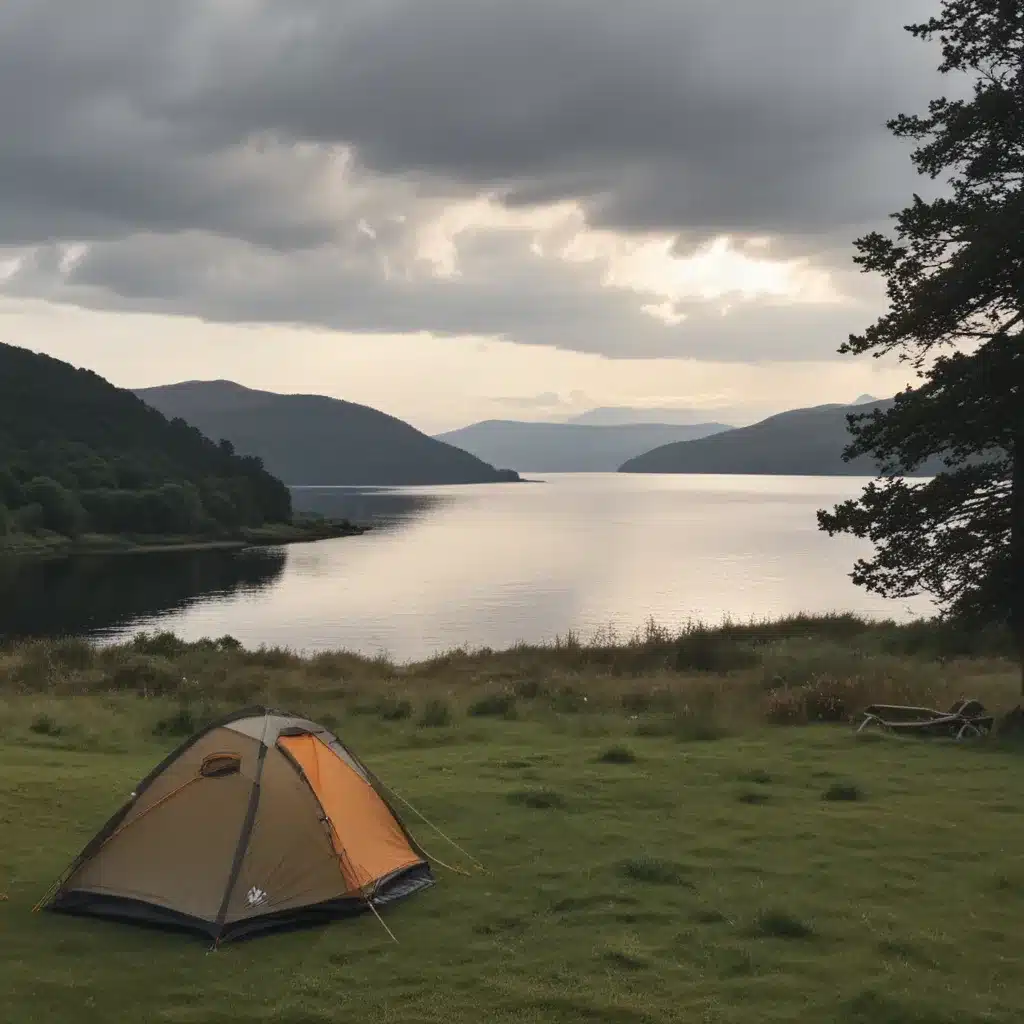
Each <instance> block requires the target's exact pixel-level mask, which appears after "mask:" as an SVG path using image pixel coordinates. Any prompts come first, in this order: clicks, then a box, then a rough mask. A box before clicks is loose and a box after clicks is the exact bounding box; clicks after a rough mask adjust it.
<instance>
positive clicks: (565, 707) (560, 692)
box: [551, 686, 588, 714]
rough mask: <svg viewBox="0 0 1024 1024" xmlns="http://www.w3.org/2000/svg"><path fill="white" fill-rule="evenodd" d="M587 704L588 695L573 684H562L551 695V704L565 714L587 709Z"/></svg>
mask: <svg viewBox="0 0 1024 1024" xmlns="http://www.w3.org/2000/svg"><path fill="white" fill-rule="evenodd" d="M587 704H588V701H587V698H586V696H585V695H584V694H582V693H580V692H579V691H578V690H575V689H573V687H571V686H561V687H559V688H558V689H557V690H555V692H554V693H553V694H552V695H551V706H552V707H553V708H554V710H555V711H561V712H563V713H564V714H576V713H578V712H580V711H585V710H586V707H587Z"/></svg>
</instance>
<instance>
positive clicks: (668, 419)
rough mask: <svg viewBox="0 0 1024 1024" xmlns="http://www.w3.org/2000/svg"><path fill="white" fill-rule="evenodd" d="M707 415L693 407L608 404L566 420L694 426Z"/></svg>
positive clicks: (593, 423)
mask: <svg viewBox="0 0 1024 1024" xmlns="http://www.w3.org/2000/svg"><path fill="white" fill-rule="evenodd" d="M706 417H707V414H706V413H701V412H699V411H695V410H693V409H672V408H665V409H658V408H653V409H652V408H643V407H641V408H631V407H629V406H624V405H623V406H619V405H606V406H601V407H600V408H597V409H588V410H587V411H586V412H581V413H579V414H578V415H576V416H570V417H569V418H568V419H567V420H566V421H565V422H566V423H581V424H584V425H585V426H592V427H620V426H625V425H627V424H634V423H657V424H661V425H664V424H674V425H676V426H687V427H692V426H699V425H701V424H702V423H705V422H706Z"/></svg>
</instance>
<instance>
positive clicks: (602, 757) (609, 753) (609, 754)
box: [597, 747, 636, 764]
mask: <svg viewBox="0 0 1024 1024" xmlns="http://www.w3.org/2000/svg"><path fill="white" fill-rule="evenodd" d="M597 760H598V761H600V762H601V763H602V764H634V763H635V762H636V754H634V753H633V751H632V750H630V749H629V747H609V748H608V749H607V750H603V751H601V753H600V754H598V755H597Z"/></svg>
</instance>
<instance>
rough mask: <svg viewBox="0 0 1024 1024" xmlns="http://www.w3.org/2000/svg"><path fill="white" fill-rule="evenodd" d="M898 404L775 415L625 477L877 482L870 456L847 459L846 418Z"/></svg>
mask: <svg viewBox="0 0 1024 1024" xmlns="http://www.w3.org/2000/svg"><path fill="white" fill-rule="evenodd" d="M893 402H894V399H892V398H887V399H870V400H869V401H868V402H865V403H863V404H855V405H839V404H834V403H832V404H825V405H816V406H809V407H807V408H803V409H790V410H788V411H787V412H780V413H776V414H775V415H774V416H769V417H767V418H765V419H763V420H759V421H758V422H757V423H752V424H750V425H749V426H745V427H736V428H734V429H732V430H728V431H724V432H722V433H718V434H713V435H711V436H708V437H703V438H698V439H695V440H692V441H681V442H676V443H670V444H666V445H662V446H660V447H658V448H654V449H651V450H650V451H647V452H644V453H643V454H642V455H638V456H635V457H634V458H631V459H628V460H626V462H624V463H623V464H622V465H621V466H620V467H619V472H620V473H707V474H735V475H768V476H876V475H877V470H878V465H877V463H876V462H874V461H873V460H871V459H870V458H868V457H866V456H860V457H858V458H856V459H853V460H851V461H850V462H845V461H844V460H843V457H842V453H843V449H844V448H845V447H846V445H847V444H848V443H849V442H850V441H851V440H852V436H851V435H850V433H849V430H848V425H847V422H846V417H847V416H848V415H850V414H851V413H854V414H860V413H869V412H871V410H872V409H881V410H883V411H884V410H886V409H889V408H891V407H892V405H893ZM942 468H943V463H942V461H941V459H938V458H936V459H930V460H928V461H927V462H926V463H925V464H924V465H922V466H920V467H919V468H918V469H916V470H914V472H913V473H910V474H907V475H908V476H911V477H916V476H933V475H934V474H936V473H938V472H940V471H941V470H942Z"/></svg>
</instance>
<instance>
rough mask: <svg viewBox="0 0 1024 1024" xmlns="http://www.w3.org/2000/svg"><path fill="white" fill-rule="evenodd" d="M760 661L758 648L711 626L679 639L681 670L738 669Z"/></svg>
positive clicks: (677, 661) (678, 668) (677, 657)
mask: <svg viewBox="0 0 1024 1024" xmlns="http://www.w3.org/2000/svg"><path fill="white" fill-rule="evenodd" d="M759 661H760V658H759V656H758V653H757V651H755V650H754V649H753V648H752V647H751V646H750V645H749V644H746V643H742V642H741V641H739V640H738V639H736V638H729V637H724V636H722V635H720V634H715V633H712V632H711V631H710V630H707V629H694V630H690V631H688V632H686V633H683V635H682V636H681V637H680V638H679V639H678V640H677V641H676V651H675V669H676V671H677V672H723V673H724V672H735V671H738V670H740V669H745V668H752V667H753V666H755V665H757V664H758V663H759Z"/></svg>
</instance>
